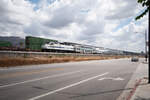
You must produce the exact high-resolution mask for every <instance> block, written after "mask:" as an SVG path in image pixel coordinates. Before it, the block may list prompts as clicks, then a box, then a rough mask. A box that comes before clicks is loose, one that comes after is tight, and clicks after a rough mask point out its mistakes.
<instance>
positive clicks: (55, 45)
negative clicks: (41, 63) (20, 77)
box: [42, 42, 105, 54]
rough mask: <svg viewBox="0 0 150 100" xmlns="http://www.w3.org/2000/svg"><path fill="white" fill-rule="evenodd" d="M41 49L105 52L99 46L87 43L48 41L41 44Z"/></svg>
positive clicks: (70, 51)
mask: <svg viewBox="0 0 150 100" xmlns="http://www.w3.org/2000/svg"><path fill="white" fill-rule="evenodd" d="M42 51H50V52H67V53H68V52H69V53H89V54H100V53H103V52H105V51H104V50H101V49H99V48H95V47H91V46H87V45H66V44H64V43H60V42H49V43H46V44H43V45H42Z"/></svg>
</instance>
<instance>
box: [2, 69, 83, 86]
mask: <svg viewBox="0 0 150 100" xmlns="http://www.w3.org/2000/svg"><path fill="white" fill-rule="evenodd" d="M79 72H81V70H80V71H74V72H68V73H63V74H57V75H51V76H46V77H42V78H36V79H32V80H27V81H22V82H17V83H11V84H7V85H2V86H0V88H5V87H10V86H15V85H19V84H23V83H29V82H34V81H39V80H43V79H47V78H54V77H59V76H65V75H70V74H74V73H79Z"/></svg>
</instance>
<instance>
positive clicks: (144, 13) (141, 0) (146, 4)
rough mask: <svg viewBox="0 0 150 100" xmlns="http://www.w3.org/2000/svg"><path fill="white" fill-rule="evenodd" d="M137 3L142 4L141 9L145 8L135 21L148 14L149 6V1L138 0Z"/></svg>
mask: <svg viewBox="0 0 150 100" xmlns="http://www.w3.org/2000/svg"><path fill="white" fill-rule="evenodd" d="M137 2H138V3H140V4H142V6H143V7H146V9H145V11H144V12H143V13H141V14H140V15H138V16H137V17H136V18H135V20H138V19H140V18H141V17H143V16H144V15H146V13H148V12H149V9H150V8H149V5H150V0H138V1H137Z"/></svg>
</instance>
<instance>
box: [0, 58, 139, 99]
mask: <svg viewBox="0 0 150 100" xmlns="http://www.w3.org/2000/svg"><path fill="white" fill-rule="evenodd" d="M139 64H140V62H131V61H130V59H118V60H115V59H113V60H97V61H83V62H70V63H59V64H44V65H32V66H22V67H15V68H8V69H0V100H116V99H117V98H118V97H119V96H120V94H121V93H122V92H123V91H125V90H129V89H125V86H126V85H127V83H128V81H129V80H130V78H131V76H132V74H133V73H134V71H135V70H136V68H137V67H138V65H139Z"/></svg>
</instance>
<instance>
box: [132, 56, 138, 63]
mask: <svg viewBox="0 0 150 100" xmlns="http://www.w3.org/2000/svg"><path fill="white" fill-rule="evenodd" d="M131 61H132V62H138V61H139V58H138V57H132V58H131Z"/></svg>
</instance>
